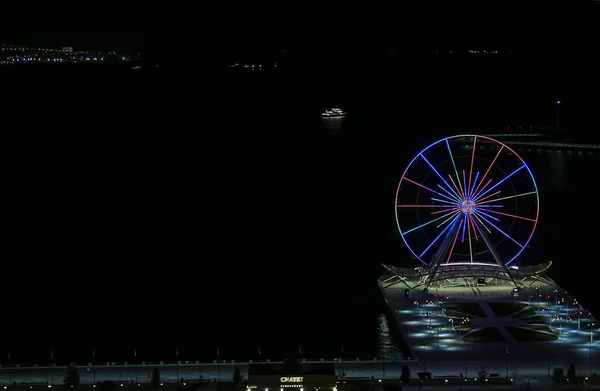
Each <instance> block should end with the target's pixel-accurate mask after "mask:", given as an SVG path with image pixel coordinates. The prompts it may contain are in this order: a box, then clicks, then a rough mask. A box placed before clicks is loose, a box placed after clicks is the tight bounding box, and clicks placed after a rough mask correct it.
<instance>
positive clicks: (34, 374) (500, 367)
mask: <svg viewBox="0 0 600 391" xmlns="http://www.w3.org/2000/svg"><path fill="white" fill-rule="evenodd" d="M306 362H309V363H311V362H315V363H316V362H334V363H335V367H336V373H338V374H341V373H342V372H344V373H345V375H346V378H347V379H348V380H352V379H371V378H373V379H377V380H378V379H383V380H385V379H399V377H400V372H401V370H402V366H404V365H408V366H409V367H410V369H411V373H412V378H413V379H416V378H417V376H416V373H417V372H422V371H427V372H431V374H432V376H434V377H436V378H443V377H445V376H448V377H458V376H460V374H461V373H463V374H464V372H465V363H464V362H463V361H462V360H460V358H459V359H458V360H457V361H429V362H427V363H425V362H415V361H410V362H409V361H393V362H392V361H386V362H383V361H359V362H357V361H343V362H342V361H308V360H307V361H306ZM271 363H274V362H271ZM248 365H249V363H241V362H240V363H232V362H227V363H219V364H216V363H203V364H202V363H201V364H179V365H177V364H162V365H160V364H157V365H137V366H136V365H102V366H96V367H95V368H92V367H89V366H86V365H80V366H79V373H80V377H81V383H82V384H86V383H87V384H90V383H93V382H94V380H95V381H104V380H113V381H116V382H123V383H130V382H135V381H136V379H137V381H138V382H139V383H148V382H149V381H150V377H151V373H152V370H153V369H154V368H155V367H156V368H158V369H159V370H160V375H161V380H162V381H164V382H176V381H177V380H178V379H184V381H189V382H192V381H197V380H199V379H203V380H215V379H217V378H219V379H220V380H221V381H231V380H232V377H233V371H234V369H235V368H236V367H237V368H239V369H240V372H241V374H242V376H243V377H244V378H245V377H246V376H247V374H248ZM467 365H468V367H467V371H468V372H467V375H468V382H467V384H469V383H470V382H474V379H473V377H474V376H476V373H477V372H478V371H479V370H480V369H481V368H482V367H485V368H486V369H487V371H488V373H497V374H499V376H506V373H507V367H506V364H505V363H502V362H498V361H497V360H496V361H495V362H492V361H490V362H486V361H469V362H468V364H467ZM566 366H568V363H565V367H566ZM508 369H509V371H508V373H509V376H510V377H511V378H514V381H515V383H516V385H517V386H518V385H519V384H523V383H524V382H526V381H529V382H530V384H531V386H532V388H533V387H534V385H540V384H545V385H547V386H549V384H547V383H548V381H549V379H548V373H549V368H548V367H547V365H546V364H545V363H543V362H540V363H532V362H528V363H527V362H517V363H514V362H513V363H512V364H511V365H510V366H509V368H508ZM577 369H578V372H579V373H580V374H583V373H585V372H587V371H586V369H587V368H586V366H585V365H584V363H581V366H578V367H577ZM94 372H95V374H94ZM64 373H65V367H11V368H8V367H2V368H0V384H2V385H8V384H10V382H11V381H12V382H17V383H26V384H45V383H46V382H48V384H56V385H58V384H61V383H62V378H63V376H64ZM471 384H472V383H471ZM471 384H469V389H470V390H474V389H476V388H475V387H476V385H474V384H472V385H471ZM547 386H545V387H544V389H548V388H547ZM516 388H519V387H516ZM427 389H429V390H433V389H434V387H433V386H431V387H427ZM443 389H445V390H450V389H452V387H443ZM457 389H458V388H457ZM486 389H487V390H491V389H492V388H491V386H486ZM537 389H539V388H537Z"/></svg>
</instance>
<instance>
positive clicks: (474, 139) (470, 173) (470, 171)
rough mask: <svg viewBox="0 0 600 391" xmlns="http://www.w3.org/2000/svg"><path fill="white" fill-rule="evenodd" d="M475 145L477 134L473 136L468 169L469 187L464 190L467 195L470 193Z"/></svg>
mask: <svg viewBox="0 0 600 391" xmlns="http://www.w3.org/2000/svg"><path fill="white" fill-rule="evenodd" d="M476 145H477V136H474V137H473V152H471V168H470V169H469V187H468V189H467V190H466V193H465V194H467V195H469V194H471V178H472V177H473V163H474V162H475V146H476Z"/></svg>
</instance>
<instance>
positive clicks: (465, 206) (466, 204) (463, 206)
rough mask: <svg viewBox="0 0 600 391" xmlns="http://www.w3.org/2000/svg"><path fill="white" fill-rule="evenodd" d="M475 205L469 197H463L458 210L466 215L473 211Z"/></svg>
mask: <svg viewBox="0 0 600 391" xmlns="http://www.w3.org/2000/svg"><path fill="white" fill-rule="evenodd" d="M476 207H477V204H476V203H475V201H473V200H469V199H464V200H463V202H461V203H460V205H459V208H460V211H461V212H462V213H463V214H467V215H470V214H473V212H475V209H476Z"/></svg>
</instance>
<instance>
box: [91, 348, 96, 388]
mask: <svg viewBox="0 0 600 391" xmlns="http://www.w3.org/2000/svg"><path fill="white" fill-rule="evenodd" d="M92 376H93V378H94V384H96V349H94V350H92Z"/></svg>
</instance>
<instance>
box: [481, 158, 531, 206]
mask: <svg viewBox="0 0 600 391" xmlns="http://www.w3.org/2000/svg"><path fill="white" fill-rule="evenodd" d="M524 168H525V165H524V164H523V165H521V166H520V167H519V168H517V169H516V170H514V171H513V172H511V173H510V174H508V175H507V176H505V177H504V179H502V180H501V181H500V182H497V183H496V184H495V185H494V186H492V187H490V188H489V189H487V190H486V191H484V192H483V193H482V192H479V194H478V195H477V196H476V197H475V198H474V199H478V198H479V197H483V196H484V195H486V194H487V193H489V192H490V191H492V190H494V189H495V188H496V187H498V186H500V185H501V184H502V183H503V182H504V181H505V180H507V179H508V178H510V177H511V176H513V175H515V174H516V173H517V172H519V171H521V170H522V169H524Z"/></svg>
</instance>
